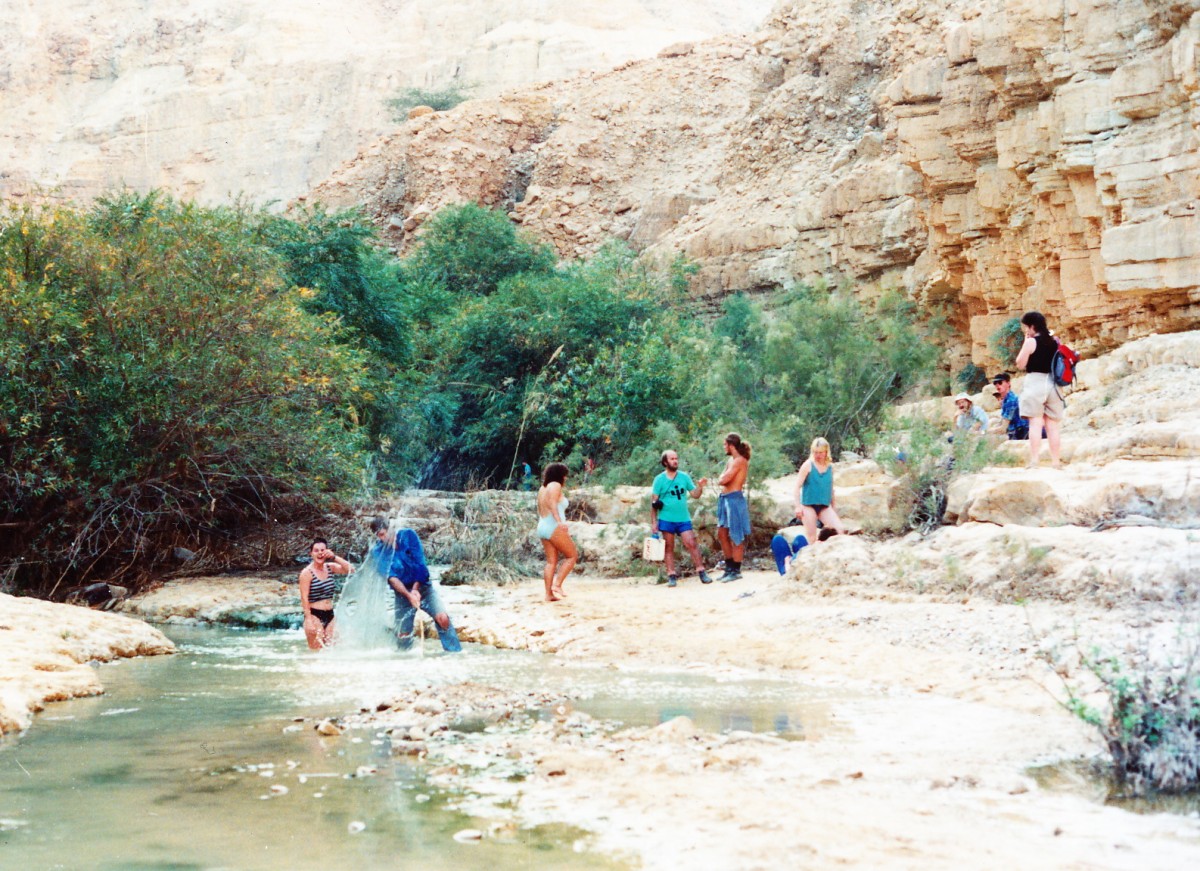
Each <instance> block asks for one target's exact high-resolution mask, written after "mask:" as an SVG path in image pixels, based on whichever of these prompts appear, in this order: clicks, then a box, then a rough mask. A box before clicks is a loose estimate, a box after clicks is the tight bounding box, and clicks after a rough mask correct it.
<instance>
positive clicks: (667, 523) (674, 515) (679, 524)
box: [650, 450, 712, 587]
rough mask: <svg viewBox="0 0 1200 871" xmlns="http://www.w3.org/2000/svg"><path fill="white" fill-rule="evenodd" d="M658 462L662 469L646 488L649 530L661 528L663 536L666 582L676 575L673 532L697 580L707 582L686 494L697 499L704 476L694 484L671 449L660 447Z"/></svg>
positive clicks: (671, 585)
mask: <svg viewBox="0 0 1200 871" xmlns="http://www.w3.org/2000/svg"><path fill="white" fill-rule="evenodd" d="M661 462H662V465H663V471H662V472H660V473H659V475H658V477H657V478H655V479H654V484H653V485H652V486H651V488H650V498H651V503H650V531H651V532H652V533H654V534H655V535H658V534H659V533H660V532H661V533H662V536H663V544H664V545H665V546H666V563H667V586H668V587H673V586H675V584H676V582H677V581H678V579H679V578H678V576H677V575H676V574H675V536H676V535H678V536H679V537H680V538H681V539H682V540H683V546H684V547H685V548H687V552H688V553H689V554H691V556H692V562H693V563H694V564H695V566H696V571H697V572H699V573H700V582H701V583H703V584H711V583H712V578H710V577H709V576H708V572H706V571H705V570H704V560H702V559H701V558H700V546H699V544H698V543H697V542H696V533H695V532H693V531H692V515H691V513H690V512H689V511H688V497H689V496H692V497H694V498H696V499H699V498H700V494H701V493H703V492H704V485H705V484H707V483H708V479H707V478H701V479H700V482H699V484H697V483H695V482H693V481H692V478H691V476H690V475H688V473H687V472H681V471H679V454H677V453H675V451H671V450H666V451H663V454H662V460H661Z"/></svg>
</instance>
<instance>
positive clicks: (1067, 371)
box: [1050, 339, 1079, 387]
mask: <svg viewBox="0 0 1200 871" xmlns="http://www.w3.org/2000/svg"><path fill="white" fill-rule="evenodd" d="M1055 341H1058V340H1057V339H1055ZM1078 362H1079V355H1078V354H1076V353H1075V352H1074V351H1072V350H1071V349H1070V348H1068V347H1067V344H1066V342H1061V341H1058V350H1057V351H1055V352H1054V359H1053V360H1052V361H1051V362H1050V374H1051V375H1053V376H1054V383H1055V384H1057V385H1058V386H1059V387H1066V386H1067V385H1069V384H1074V383H1075V365H1076V364H1077V363H1078Z"/></svg>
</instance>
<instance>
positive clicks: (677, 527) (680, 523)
mask: <svg viewBox="0 0 1200 871" xmlns="http://www.w3.org/2000/svg"><path fill="white" fill-rule="evenodd" d="M658 531H659V532H661V533H664V534H666V535H679V534H680V533H683V532H691V531H692V521H690V520H660V521H658Z"/></svg>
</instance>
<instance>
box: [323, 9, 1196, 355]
mask: <svg viewBox="0 0 1200 871" xmlns="http://www.w3.org/2000/svg"><path fill="white" fill-rule="evenodd" d="M1197 42H1200V0H1162V2H1140V0H1078V2H1070V3H1066V4H1059V3H1045V2H1040V0H982V2H969V3H968V2H962V0H932V2H915V0H914V2H907V3H904V2H900V3H897V2H883V0H868V2H862V0H821V2H816V0H795V2H783V3H780V4H779V5H778V7H777V8H776V9H775V11H774V12H773V13H772V15H771V16H770V17H769V18H768V19H767V20H766V21H765V22H764V24H763V26H762V27H761V28H760V29H759V30H758V31H757V32H755V33H753V34H749V35H747V36H744V37H723V38H718V39H714V40H709V41H707V42H700V43H696V44H695V45H684V46H672V47H668V48H667V49H665V50H663V51H662V52H660V54H659V56H657V57H655V58H652V59H647V60H643V61H638V62H635V63H631V64H626V65H622V66H621V67H619V68H617V69H614V70H612V71H610V72H607V73H603V74H595V75H588V76H579V77H575V78H572V79H568V80H564V81H558V82H554V83H550V84H543V85H540V86H538V87H536V88H529V89H523V90H521V91H519V92H514V93H511V94H509V95H506V96H505V97H504V98H503V99H501V100H496V101H487V100H485V101H477V102H474V103H471V104H469V105H467V106H463V107H460V108H459V109H458V110H455V111H452V112H448V113H438V114H435V115H426V116H424V117H422V118H416V119H414V120H413V121H412V122H410V123H409V124H408V125H405V126H404V127H402V128H400V129H398V130H397V131H395V132H394V133H392V134H391V135H389V136H388V137H387V138H384V139H381V140H379V141H377V142H375V143H373V144H372V145H370V146H369V147H367V148H365V149H364V150H363V151H361V152H360V153H359V155H358V156H357V157H356V158H355V159H354V160H353V161H351V162H349V163H348V164H347V165H345V166H344V167H342V168H341V169H340V170H339V171H338V172H337V173H335V174H334V175H333V176H332V177H331V178H330V179H329V180H328V181H327V182H326V183H324V184H322V185H321V186H320V187H318V188H317V190H316V191H315V194H314V196H315V197H316V198H319V199H323V200H325V201H328V202H334V203H338V204H345V205H349V204H361V205H363V206H364V207H365V208H366V209H367V210H368V212H370V213H371V214H373V215H375V216H376V217H377V218H378V219H379V221H380V224H381V225H382V226H383V227H384V229H385V232H386V234H387V235H388V238H389V240H390V241H391V242H392V243H393V244H395V245H396V246H397V247H399V248H403V247H404V246H407V245H409V244H411V242H412V240H413V239H414V238H415V237H416V235H417V233H418V232H419V227H420V224H421V222H422V221H423V220H424V218H425V217H426V216H428V215H429V214H431V213H432V212H433V211H435V210H436V209H437V208H438V207H440V206H441V205H444V204H445V203H447V202H454V201H461V200H463V199H474V200H477V201H479V202H483V203H486V204H489V205H495V206H498V207H501V208H504V209H505V210H507V211H509V213H510V214H511V215H512V216H513V218H514V220H517V221H519V222H520V223H521V224H523V225H524V226H525V227H527V228H529V229H530V230H532V231H534V232H535V233H536V234H537V235H539V236H541V237H543V238H546V239H548V240H550V241H552V242H553V243H554V245H555V246H556V247H557V248H558V250H559V252H560V253H561V254H563V255H564V256H568V257H574V256H582V255H586V254H588V253H590V252H591V251H594V250H595V249H596V248H597V247H598V246H599V245H601V244H602V243H603V242H604V240H605V239H608V238H611V237H614V236H615V237H618V238H623V239H627V240H628V241H630V242H631V243H632V244H633V245H635V247H638V248H647V249H650V250H652V251H659V252H661V253H662V254H663V255H664V257H670V256H673V255H674V254H675V253H676V252H682V253H684V254H686V255H687V256H688V257H689V258H691V259H692V260H693V261H695V262H696V263H698V264H699V265H700V267H701V268H700V272H699V273H698V275H697V276H696V277H695V278H694V279H693V284H692V292H693V294H695V295H696V296H697V297H698V298H699V299H701V300H705V301H709V302H715V301H716V300H719V299H720V298H721V297H722V296H724V295H726V294H729V293H732V292H736V291H756V290H763V289H770V288H775V287H787V286H789V285H792V284H794V283H796V282H798V281H810V280H812V279H814V278H818V277H820V278H824V279H826V280H827V281H829V282H831V283H834V284H836V283H839V282H843V281H847V280H848V281H850V282H852V283H853V284H854V285H855V286H856V287H858V288H859V289H860V290H861V291H863V292H864V293H865V294H866V295H872V294H873V293H875V292H877V291H878V290H880V289H884V288H887V287H896V288H901V289H904V290H906V291H908V292H909V293H911V294H913V295H914V296H915V297H916V298H917V299H918V300H920V301H921V302H922V303H924V304H925V305H927V306H929V307H933V306H935V305H938V306H942V307H944V308H945V309H946V310H947V312H948V314H949V317H950V319H951V321H952V323H953V324H954V326H956V327H957V328H958V330H959V331H960V332H961V334H962V335H964V336H965V337H967V340H966V341H964V342H963V343H962V346H961V348H959V349H958V353H959V356H960V357H961V359H960V360H959V361H958V362H959V364H961V363H962V362H965V360H966V358H967V357H968V356H970V357H973V358H974V360H975V361H976V362H978V363H980V364H982V365H985V366H991V365H993V364H994V360H993V358H992V354H991V351H990V349H989V347H988V340H989V338H990V336H991V335H992V334H993V333H995V332H996V330H997V328H998V327H999V326H1000V325H1001V324H1003V323H1004V322H1005V321H1006V320H1008V319H1009V318H1011V317H1013V316H1015V315H1019V314H1020V313H1021V312H1022V311H1024V310H1026V309H1033V308H1036V309H1040V310H1042V311H1044V312H1046V313H1047V315H1048V317H1049V319H1050V322H1051V326H1052V328H1054V329H1055V330H1057V331H1058V332H1060V333H1062V334H1064V335H1067V336H1070V337H1071V338H1072V340H1073V341H1074V343H1075V344H1077V345H1079V346H1080V347H1081V348H1082V349H1083V350H1084V351H1085V352H1088V353H1095V352H1098V351H1100V350H1104V349H1107V348H1111V347H1115V346H1116V345H1118V344H1120V343H1121V342H1123V341H1126V340H1128V339H1131V338H1136V337H1138V336H1142V335H1147V334H1149V333H1152V332H1161V331H1175V330H1184V329H1189V328H1192V327H1194V326H1195V325H1196V324H1198V323H1200V214H1198V213H1197V208H1198V204H1200V134H1198V133H1197V124H1196V117H1197V114H1198V113H1200V66H1198V61H1197V57H1198V56H1200V55H1198V54H1197V50H1196V46H1197ZM952 350H954V349H952Z"/></svg>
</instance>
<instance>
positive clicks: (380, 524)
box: [371, 516, 388, 532]
mask: <svg viewBox="0 0 1200 871" xmlns="http://www.w3.org/2000/svg"><path fill="white" fill-rule="evenodd" d="M387 528H388V522H387V518H386V517H382V516H380V517H376V518H375V519H374V520H372V521H371V532H381V531H382V530H385V529H387Z"/></svg>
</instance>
